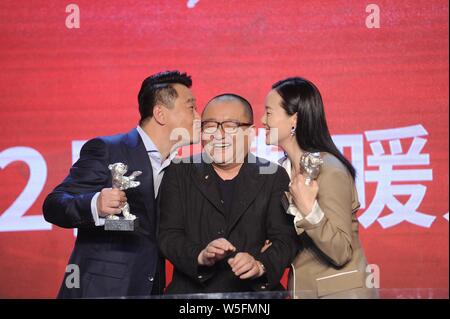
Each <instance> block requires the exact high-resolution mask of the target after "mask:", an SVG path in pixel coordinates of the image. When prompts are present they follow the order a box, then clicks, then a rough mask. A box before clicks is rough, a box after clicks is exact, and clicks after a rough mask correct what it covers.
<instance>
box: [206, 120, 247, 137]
mask: <svg viewBox="0 0 450 319" xmlns="http://www.w3.org/2000/svg"><path fill="white" fill-rule="evenodd" d="M251 125H253V123H242V122H239V121H232V120H230V121H223V122H217V121H204V122H202V132H203V133H205V134H214V133H216V131H217V130H218V129H219V127H222V130H223V131H224V132H225V133H227V134H235V133H237V131H238V129H239V128H240V127H241V126H251Z"/></svg>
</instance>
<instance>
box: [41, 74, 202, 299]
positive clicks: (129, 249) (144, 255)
mask: <svg viewBox="0 0 450 319" xmlns="http://www.w3.org/2000/svg"><path fill="white" fill-rule="evenodd" d="M191 84H192V82H191V79H190V77H189V76H187V75H186V74H185V73H184V74H180V73H179V72H177V71H167V72H162V73H158V74H155V75H152V76H150V77H148V78H147V79H145V80H144V81H143V83H142V87H141V90H140V92H139V95H138V101H139V112H140V115H141V120H140V123H139V125H138V127H137V128H134V129H132V130H131V131H130V132H128V133H125V134H119V135H115V136H107V137H98V138H95V139H92V140H90V141H88V142H87V143H86V144H85V145H84V146H83V148H82V150H81V153H80V159H79V160H78V161H77V162H76V163H75V164H74V165H73V167H72V168H71V170H70V173H69V176H67V177H66V179H65V180H64V181H63V182H62V183H61V184H60V185H59V186H57V187H56V188H55V189H54V190H53V191H52V192H51V193H50V194H49V195H48V196H47V198H46V200H45V202H44V207H43V211H44V217H45V219H46V220H47V221H48V222H50V223H53V224H55V225H58V226H60V227H64V228H78V236H77V239H76V242H75V247H74V249H73V252H72V255H71V257H70V260H69V264H72V265H76V266H78V268H79V273H80V278H79V282H80V287H79V288H78V287H72V285H67V283H66V278H65V279H64V280H63V283H62V285H61V289H60V291H59V294H58V297H60V298H90V297H117V296H147V295H150V294H159V293H162V291H163V289H164V285H165V282H164V279H165V272H164V259H163V258H162V256H161V255H160V253H159V250H158V247H157V243H156V237H157V225H158V219H159V214H158V207H157V200H156V198H157V194H158V190H159V185H160V183H161V180H162V177H163V174H164V170H165V168H166V167H167V166H168V165H169V164H170V162H171V160H172V158H173V157H174V156H175V154H176V149H177V147H178V146H181V145H185V144H189V143H191V142H195V139H197V140H198V135H199V134H198V133H199V129H200V128H199V124H200V123H199V115H198V113H197V112H196V107H195V99H194V97H193V95H192V93H191V91H190V89H189V88H190V87H191ZM195 124H197V128H195ZM174 129H178V130H180V129H184V133H187V134H180V135H179V136H182V138H180V139H177V140H173V139H172V140H171V139H170V138H169V137H170V136H171V134H172V133H173V131H174ZM182 133H183V132H182ZM172 136H173V135H172ZM117 162H121V163H124V164H126V165H127V166H128V174H129V173H131V172H133V171H138V170H139V171H142V175H140V176H139V177H138V178H137V180H138V181H140V183H141V184H140V186H139V187H137V188H132V189H129V190H127V191H126V194H125V192H123V191H120V190H118V189H111V183H112V178H111V172H110V171H109V169H108V165H109V164H113V163H117ZM125 202H128V204H129V206H130V211H131V213H132V214H134V215H136V216H137V217H138V219H139V227H138V228H137V229H136V230H135V231H132V232H122V231H105V230H104V228H103V225H104V223H105V217H106V216H108V215H111V214H119V213H120V212H121V208H122V207H123V205H124V203H125ZM66 275H68V274H66ZM66 277H67V276H66Z"/></svg>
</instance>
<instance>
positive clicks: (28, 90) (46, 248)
mask: <svg viewBox="0 0 450 319" xmlns="http://www.w3.org/2000/svg"><path fill="white" fill-rule="evenodd" d="M0 21H1V22H0V48H1V50H0V69H1V72H0V134H1V135H0V136H1V139H0V181H1V190H2V195H1V196H0V297H7V298H10V297H54V296H55V295H56V293H57V290H58V287H59V285H60V282H61V280H62V277H63V273H64V271H65V266H66V262H67V260H68V257H69V254H70V252H71V250H72V247H73V243H74V240H75V234H74V231H73V230H67V229H61V228H58V227H56V226H53V225H50V224H48V223H46V222H45V221H44V219H43V217H42V210H41V207H42V202H43V200H44V198H45V196H46V195H47V194H48V193H49V192H50V191H51V190H52V189H53V188H54V187H55V186H56V185H57V184H58V183H59V182H60V181H61V180H62V179H63V178H64V177H65V176H66V174H67V173H68V170H69V168H70V166H71V164H72V162H73V161H74V160H75V159H76V158H77V156H78V151H79V149H80V146H81V145H82V143H83V142H84V141H86V140H87V139H89V138H92V137H95V136H98V135H108V134H113V133H118V132H124V131H127V130H129V129H130V128H132V127H134V126H135V125H137V122H138V119H139V116H138V111H137V99H136V96H137V92H138V90H139V87H140V84H141V81H142V80H143V79H144V78H145V77H147V76H148V75H150V74H152V73H154V72H157V71H160V70H166V69H179V70H183V71H187V72H188V73H189V74H191V75H192V77H193V81H194V86H193V92H194V93H195V95H196V96H197V98H198V105H199V109H200V110H201V109H202V108H203V106H204V103H205V102H206V101H207V100H208V99H209V98H211V97H212V96H214V95H216V94H219V93H222V92H234V93H237V94H241V95H243V96H245V97H246V98H248V99H249V100H250V101H251V103H252V104H253V106H254V109H255V113H256V114H255V115H256V116H255V118H256V119H257V127H261V123H260V121H259V119H260V118H261V116H262V113H263V105H264V98H265V95H266V94H267V92H268V90H269V89H270V87H271V85H272V84H273V83H274V82H275V81H277V80H279V79H281V78H284V77H287V76H294V75H299V76H304V77H306V78H308V79H310V80H311V81H313V82H314V83H316V84H317V86H318V87H319V89H320V90H321V92H322V95H323V97H324V102H325V109H326V114H327V117H328V121H329V126H330V129H331V131H332V134H333V137H334V139H335V141H336V143H337V144H338V146H339V147H340V148H341V149H342V150H343V151H344V152H345V154H346V155H347V156H348V157H349V158H350V159H351V160H352V162H353V163H354V165H355V167H356V168H357V170H358V179H357V185H358V191H359V194H360V198H361V202H362V208H361V211H360V213H359V218H360V222H361V229H360V233H361V237H362V243H363V245H364V247H365V251H366V255H367V258H368V261H369V263H371V264H375V265H377V266H378V267H379V270H380V274H381V287H384V288H414V287H432V288H433V287H434V288H439V287H440V288H448V279H449V278H448V273H449V269H448V240H449V236H448V234H449V225H448V180H449V176H448V107H449V102H448V98H449V96H448V95H449V94H448V88H449V78H448V71H449V70H448V45H449V43H448V35H449V34H448V31H449V29H448V2H447V1H443V0H442V1H440V0H439V1H429V0H427V1H410V0H398V1H387V0H380V1H376V2H373V3H371V2H368V1H357V0H350V1H349V0H345V1H297V0H292V1H275V0H272V1H259V0H258V1H256V0H252V1H239V0H228V1H212V0H196V1H195V0H190V1H188V0H177V1H162V0H161V1H140V2H139V1H112V0H108V1H103V0H102V1H87V0H79V1H78V0H75V2H68V1H67V2H65V1H42V0H41V1H6V0H3V1H1V2H0ZM263 133H264V132H261V131H260V135H259V138H258V139H257V141H255V144H254V148H253V151H254V152H256V153H258V154H260V155H262V156H267V157H269V158H272V159H274V158H276V157H277V156H279V155H280V153H279V152H277V150H276V149H273V148H268V147H266V146H265V145H264V140H263V139H261V137H262V136H263ZM170 275H171V273H170V271H169V273H168V277H169V279H170ZM284 281H285V278H284Z"/></svg>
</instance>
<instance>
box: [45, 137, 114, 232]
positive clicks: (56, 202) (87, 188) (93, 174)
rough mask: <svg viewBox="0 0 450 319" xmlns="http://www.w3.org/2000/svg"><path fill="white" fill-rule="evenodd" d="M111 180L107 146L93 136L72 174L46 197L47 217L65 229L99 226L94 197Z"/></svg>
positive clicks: (84, 148)
mask: <svg viewBox="0 0 450 319" xmlns="http://www.w3.org/2000/svg"><path fill="white" fill-rule="evenodd" d="M109 179H110V173H109V170H108V149H107V146H106V144H105V142H103V141H102V140H101V139H98V138H97V139H92V140H90V141H88V142H87V143H86V144H84V146H83V147H82V149H81V152H80V158H79V160H78V161H77V162H76V163H75V164H74V165H73V166H72V168H71V169H70V172H69V175H68V176H67V177H66V178H65V179H64V181H63V182H62V183H61V184H60V185H58V186H57V187H56V188H55V189H54V190H53V191H52V192H51V193H50V194H49V195H48V196H47V197H46V199H45V201H44V205H43V213H44V218H45V220H46V221H48V222H50V223H52V224H55V225H58V226H60V227H64V228H90V227H95V223H94V219H93V217H92V212H91V200H92V197H93V196H94V195H95V194H96V193H97V192H99V191H101V190H102V188H104V187H107V186H106V185H107V183H108V180H109Z"/></svg>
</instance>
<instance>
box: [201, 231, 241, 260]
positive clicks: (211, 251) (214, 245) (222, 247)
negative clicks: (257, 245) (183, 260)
mask: <svg viewBox="0 0 450 319" xmlns="http://www.w3.org/2000/svg"><path fill="white" fill-rule="evenodd" d="M234 251H236V247H234V246H233V245H232V244H231V243H230V242H229V241H228V240H226V239H225V238H219V239H216V240H213V241H212V242H210V243H209V244H208V246H206V248H205V249H203V250H202V251H201V252H200V254H199V255H198V258H197V261H198V264H199V265H201V266H212V265H214V264H215V263H216V262H218V261H219V260H222V259H224V258H225V257H226V256H227V255H228V254H229V253H231V252H234Z"/></svg>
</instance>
